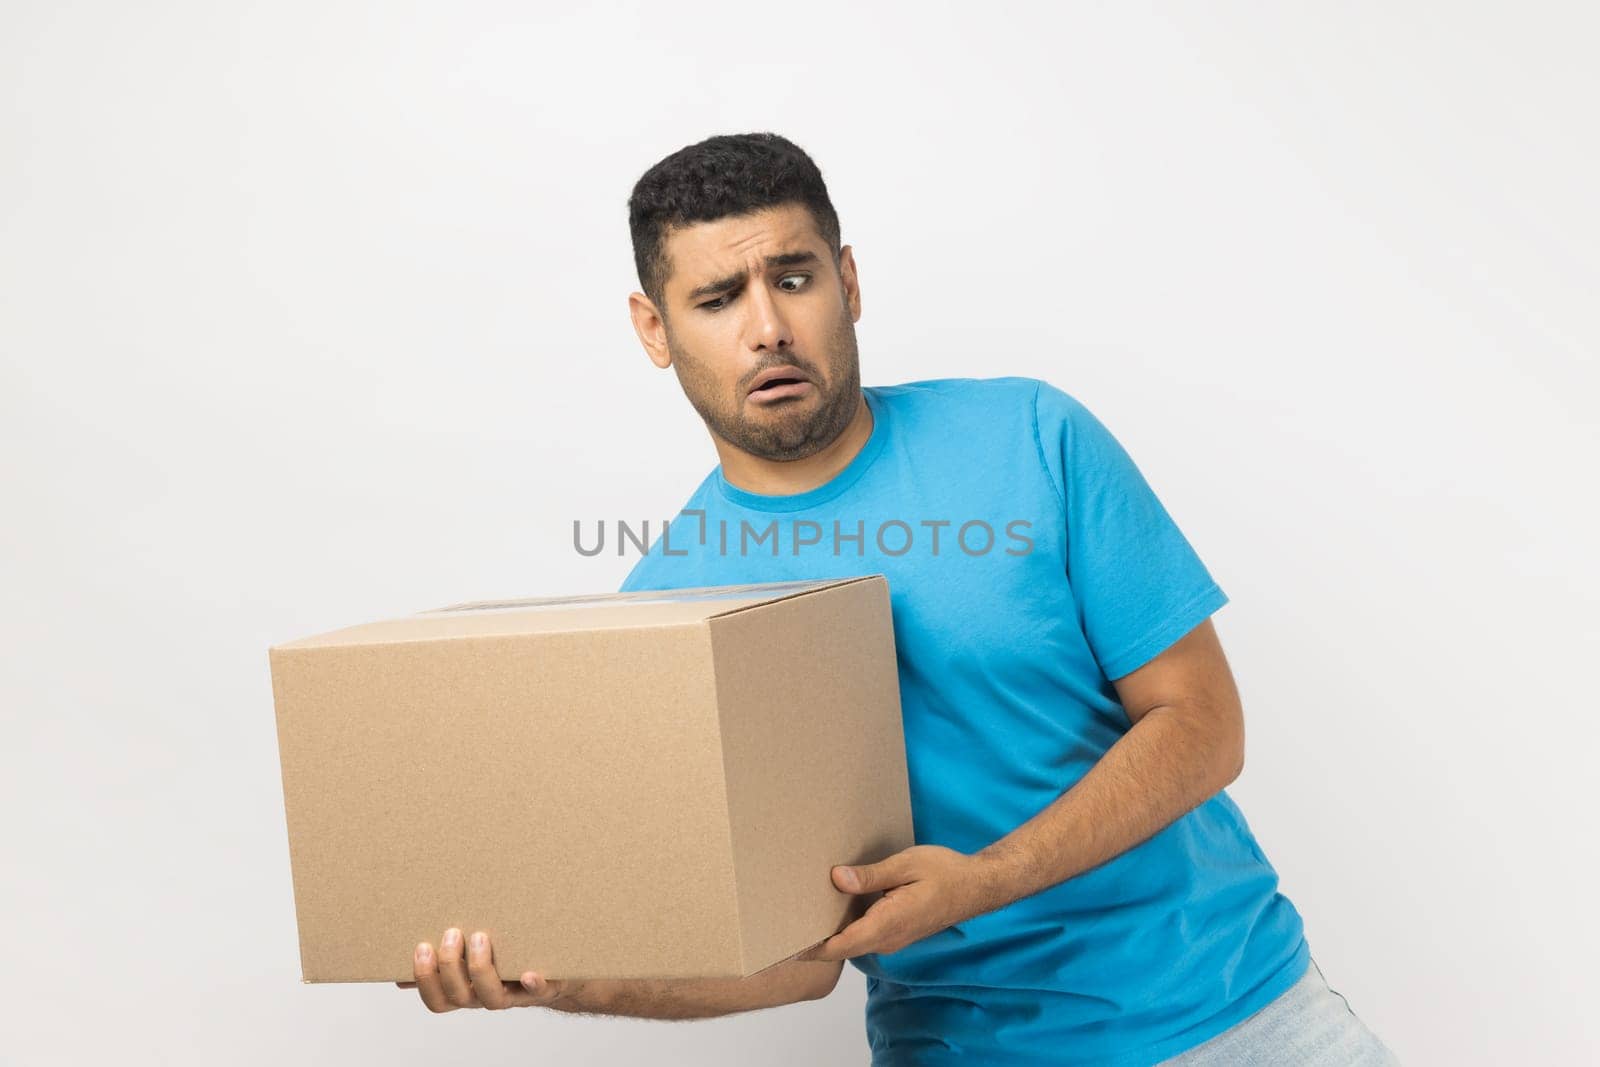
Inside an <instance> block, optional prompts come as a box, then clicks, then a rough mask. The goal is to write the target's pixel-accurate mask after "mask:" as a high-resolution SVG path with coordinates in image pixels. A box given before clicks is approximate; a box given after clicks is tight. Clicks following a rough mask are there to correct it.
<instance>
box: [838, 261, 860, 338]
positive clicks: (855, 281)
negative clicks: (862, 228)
mask: <svg viewBox="0 0 1600 1067" xmlns="http://www.w3.org/2000/svg"><path fill="white" fill-rule="evenodd" d="M839 279H840V281H841V282H842V283H843V284H844V298H845V303H846V304H847V305H849V307H850V321H851V322H860V321H861V280H860V279H859V278H857V277H856V250H855V249H854V248H851V247H850V246H849V245H844V246H843V247H841V248H840V249H839Z"/></svg>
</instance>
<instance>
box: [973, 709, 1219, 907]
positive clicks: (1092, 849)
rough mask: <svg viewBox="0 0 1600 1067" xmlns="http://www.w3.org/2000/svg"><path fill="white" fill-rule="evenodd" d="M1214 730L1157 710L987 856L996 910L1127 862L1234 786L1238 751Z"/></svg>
mask: <svg viewBox="0 0 1600 1067" xmlns="http://www.w3.org/2000/svg"><path fill="white" fill-rule="evenodd" d="M1214 721H1215V720H1214V719H1212V718H1208V717H1206V716H1201V715H1191V714H1186V713H1185V711H1184V709H1182V708H1181V707H1177V706H1169V707H1162V708H1156V709H1154V710H1152V711H1150V712H1149V713H1147V714H1146V715H1144V716H1143V717H1142V718H1141V719H1140V720H1139V721H1138V722H1137V723H1135V724H1134V725H1133V727H1132V728H1130V729H1129V730H1128V732H1127V733H1125V734H1123V735H1122V737H1120V738H1119V739H1118V740H1117V742H1116V744H1114V745H1112V746H1111V748H1110V749H1108V750H1107V751H1106V754H1105V755H1104V756H1102V757H1101V758H1100V761H1099V762H1098V763H1096V764H1095V765H1094V766H1093V767H1091V768H1090V769H1089V772H1088V773H1087V774H1085V775H1084V776H1083V778H1081V779H1080V780H1079V781H1078V782H1077V783H1076V784H1074V785H1073V786H1072V788H1071V789H1069V790H1067V791H1066V792H1065V793H1063V794H1062V795H1061V796H1060V797H1058V798H1056V800H1055V801H1054V802H1052V803H1051V804H1050V806H1049V807H1047V808H1045V809H1044V810H1043V811H1041V812H1040V813H1039V814H1037V815H1035V816H1034V817H1033V818H1032V819H1029V820H1028V821H1027V822H1025V823H1023V824H1022V825H1021V826H1019V827H1017V829H1015V830H1013V831H1012V832H1011V833H1009V834H1007V835H1006V836H1005V837H1003V838H1001V839H1000V840H998V841H996V842H995V843H994V844H992V845H990V846H988V847H987V848H985V849H983V850H981V851H980V852H978V853H977V855H978V857H979V858H980V859H983V860H985V861H987V862H988V864H989V868H990V877H991V878H992V880H993V884H994V887H995V893H994V898H995V899H998V900H1000V901H1001V903H1000V904H998V905H996V907H1002V906H1004V905H1005V904H1009V903H1011V902H1012V901H1014V900H1019V899H1021V898H1022V897H1026V896H1031V895H1033V894H1034V893H1037V892H1040V891H1041V890H1044V889H1048V888H1049V887H1051V886H1053V885H1057V884H1059V883H1061V882H1064V881H1066V880H1067V879H1068V878H1072V877H1074V876H1076V875H1079V874H1082V873H1083V872H1084V871H1087V870H1089V869H1091V868H1093V867H1098V866H1099V865H1100V864H1102V863H1104V862H1105V861H1107V860H1109V859H1111V858H1113V857H1115V856H1118V855H1121V854H1122V853H1124V852H1126V851H1127V850H1128V849H1130V848H1133V847H1134V846H1135V845H1138V844H1140V843H1141V842H1143V841H1145V840H1147V839H1148V838H1150V837H1152V836H1154V835H1155V834H1156V833H1158V832H1159V831H1161V830H1162V829H1164V828H1166V827H1167V826H1169V825H1170V824H1171V823H1173V822H1174V821H1175V820H1176V819H1178V818H1179V817H1180V816H1182V815H1184V814H1185V813H1187V812H1189V811H1190V810H1192V809H1194V808H1195V807H1197V806H1198V805H1200V804H1201V803H1203V802H1204V801H1206V800H1207V799H1209V798H1210V797H1212V796H1214V795H1215V794H1216V793H1217V792H1218V791H1220V790H1221V789H1222V788H1223V787H1224V786H1226V785H1227V784H1228V783H1229V782H1231V781H1233V780H1234V778H1236V777H1237V776H1238V773H1239V762H1238V761H1239V757H1238V751H1239V749H1238V745H1237V744H1236V743H1235V741H1234V740H1233V739H1232V738H1231V737H1230V736H1229V735H1227V734H1225V733H1224V732H1222V731H1220V730H1218V729H1217V727H1216V726H1215V725H1214Z"/></svg>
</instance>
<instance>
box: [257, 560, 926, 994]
mask: <svg viewBox="0 0 1600 1067" xmlns="http://www.w3.org/2000/svg"><path fill="white" fill-rule="evenodd" d="M269 659H270V664H271V671H272V689H273V698H274V702H275V704H276V709H277V722H278V744H279V755H280V757H281V761H282V770H283V794H284V808H285V813H286V816H287V822H288V830H289V853H290V860H291V870H292V874H293V881H294V897H295V908H296V912H297V916H298V919H299V931H300V960H301V969H302V977H303V979H304V980H305V981H307V982H362V981H409V980H410V979H411V977H412V966H411V950H412V948H413V946H415V945H416V943H417V942H419V941H430V942H433V943H434V944H437V943H438V939H439V936H440V934H441V933H442V932H443V931H444V930H445V929H446V928H447V927H450V926H457V927H460V928H461V929H463V931H468V932H470V931H471V930H478V929H482V930H484V931H486V932H488V934H489V935H490V938H491V944H492V945H493V946H494V955H495V965H496V969H497V970H498V971H499V973H500V975H501V977H502V978H503V979H506V980H508V981H515V980H516V978H517V976H518V975H520V974H521V973H522V972H524V971H526V970H530V969H531V970H536V971H538V972H540V973H541V974H544V975H547V976H549V977H551V978H556V979H560V978H691V977H735V976H746V975H750V974H753V973H755V972H756V971H759V970H762V969H764V968H766V967H768V966H770V965H772V964H774V963H778V962H781V961H783V960H785V959H787V958H789V957H790V956H792V955H794V954H795V953H796V952H799V951H801V950H802V949H804V948H806V947H808V946H810V945H813V944H815V943H817V942H818V941H820V940H822V939H823V938H825V937H827V936H829V935H831V934H833V933H834V932H836V931H837V930H838V929H839V928H840V926H841V925H842V924H843V921H844V920H845V918H846V917H847V911H848V910H849V908H850V900H849V898H848V897H847V896H846V895H845V894H842V893H840V892H839V891H838V890H837V889H835V888H834V887H833V884H832V882H831V880H830V877H829V869H830V867H831V866H832V865H834V864H838V863H870V862H875V861H877V860H880V859H882V858H884V857H885V856H888V855H890V854H892V853H894V852H897V851H899V850H901V849H903V848H907V847H909V846H911V845H912V844H913V843H914V841H913V838H912V822H911V808H910V794H909V789H908V787H907V779H906V766H905V744H904V738H903V736H902V733H901V723H900V694H899V678H898V674H897V671H896V664H895V652H894V634H893V629H892V626H891V622H890V612H889V594H888V582H887V581H886V580H885V579H884V578H883V577H882V576H881V575H873V576H868V577H864V578H851V579H843V580H837V581H815V582H782V583H771V584H766V585H747V586H721V587H714V588H706V589H684V590H668V591H660V592H648V593H613V594H602V595H597V596H588V597H555V598H545V599H540V600H525V601H502V602H484V603H476V604H462V605H456V606H454V607H450V608H441V609H437V610H434V611H427V612H421V613H419V614H416V615H411V616H407V617H404V618H399V619H390V620H386V621H382V622H374V623H369V624H365V625H361V626H353V627H349V628H346V629H341V630H335V631H333V632H331V633H325V634H320V635H317V636H315V637H308V638H305V639H303V640H298V641H290V642H287V643H285V644H280V645H276V646H274V647H273V648H271V649H270V650H269Z"/></svg>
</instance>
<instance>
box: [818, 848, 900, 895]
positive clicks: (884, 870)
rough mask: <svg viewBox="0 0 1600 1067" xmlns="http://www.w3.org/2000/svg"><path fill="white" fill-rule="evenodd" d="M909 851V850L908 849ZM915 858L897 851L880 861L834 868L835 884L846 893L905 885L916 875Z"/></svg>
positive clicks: (867, 891) (866, 891) (873, 890)
mask: <svg viewBox="0 0 1600 1067" xmlns="http://www.w3.org/2000/svg"><path fill="white" fill-rule="evenodd" d="M908 851H909V850H908ZM913 866H914V860H913V859H912V857H911V856H909V855H907V854H906V852H905V851H902V852H896V853H895V854H894V855H892V856H890V857H889V858H888V859H885V860H882V861H880V862H878V863H864V864H857V865H854V866H852V865H844V866H839V867H835V868H833V872H832V873H833V880H834V884H835V885H838V886H839V887H840V888H841V889H842V890H843V891H844V892H846V893H872V892H876V891H877V890H880V889H893V888H894V887H895V886H899V885H905V884H906V883H907V882H909V881H911V880H912V878H914V877H915V875H914V873H913V871H912V867H913Z"/></svg>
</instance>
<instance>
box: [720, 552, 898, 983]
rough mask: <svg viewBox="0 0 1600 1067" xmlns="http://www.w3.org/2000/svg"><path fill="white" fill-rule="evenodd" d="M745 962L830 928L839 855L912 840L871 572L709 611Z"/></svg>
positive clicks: (891, 678)
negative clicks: (748, 605) (833, 871)
mask: <svg viewBox="0 0 1600 1067" xmlns="http://www.w3.org/2000/svg"><path fill="white" fill-rule="evenodd" d="M708 626H709V627H710V629H711V631H712V644H713V647H714V649H715V656H716V666H717V698H718V703H719V706H720V708H721V714H722V744H723V752H724V757H725V761H726V768H727V769H726V774H727V780H728V811H729V818H730V820H731V821H732V827H733V852H734V866H735V869H736V872H737V879H738V893H739V914H740V921H741V925H742V927H743V931H744V934H743V941H744V968H745V973H746V974H750V973H754V972H755V971H758V970H761V969H762V968H764V967H767V966H769V965H771V964H772V963H775V962H778V961H780V960H783V959H786V958H788V957H789V956H791V955H793V954H794V953H796V952H798V951H800V950H801V949H803V948H806V947H807V946H809V945H812V944H815V943H816V942H817V941H820V940H821V939H823V938H824V937H828V936H830V935H832V934H833V933H835V932H837V931H838V930H839V928H840V926H841V925H842V923H843V920H844V919H845V916H846V911H847V909H848V906H849V904H850V900H849V898H848V897H847V896H846V895H845V894H843V893H841V892H839V890H837V889H835V888H834V887H833V883H832V880H831V878H830V876H829V869H830V868H831V867H832V866H833V865H834V864H838V863H871V862H876V861H877V860H880V859H883V858H884V857H886V856H888V855H890V854H892V853H894V852H898V851H900V850H901V849H904V848H909V847H910V846H911V845H913V844H915V840H914V838H913V834H912V820H911V790H910V786H909V784H908V780H907V776H906V760H905V737H904V734H903V733H902V729H901V720H900V678H899V672H898V669H897V666H896V662H895V648H894V630H893V626H892V623H891V617H890V611H889V587H888V583H887V582H886V581H884V580H883V579H881V578H878V579H874V580H871V581H866V582H856V583H851V584H849V585H843V586H840V587H838V588H835V589H827V590H822V591H820V592H815V593H809V594H807V595H805V596H803V597H796V598H793V599H789V600H785V601H781V602H779V603H775V604H772V605H770V606H766V607H761V608H754V609H749V610H746V611H742V612H739V613H738V614H735V615H729V616H725V617H723V618H718V619H713V620H711V621H710V622H709V623H708Z"/></svg>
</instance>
